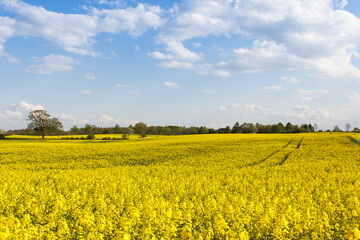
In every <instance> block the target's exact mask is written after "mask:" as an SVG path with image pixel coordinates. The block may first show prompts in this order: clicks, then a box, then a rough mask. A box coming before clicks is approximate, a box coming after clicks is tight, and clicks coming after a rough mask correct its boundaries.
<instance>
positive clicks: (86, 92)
mask: <svg viewBox="0 0 360 240" xmlns="http://www.w3.org/2000/svg"><path fill="white" fill-rule="evenodd" d="M81 93H82V94H84V95H90V94H92V92H91V91H89V90H86V89H83V90H81Z"/></svg>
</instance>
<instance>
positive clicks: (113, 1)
mask: <svg viewBox="0 0 360 240" xmlns="http://www.w3.org/2000/svg"><path fill="white" fill-rule="evenodd" d="M97 2H98V4H100V5H103V4H104V5H108V6H111V7H122V6H124V5H125V3H124V2H123V1H121V0H98V1H97Z"/></svg>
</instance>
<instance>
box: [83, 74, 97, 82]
mask: <svg viewBox="0 0 360 240" xmlns="http://www.w3.org/2000/svg"><path fill="white" fill-rule="evenodd" d="M85 77H86V78H87V79H91V80H95V79H96V76H95V74H93V73H88V74H87V75H86V76H85Z"/></svg>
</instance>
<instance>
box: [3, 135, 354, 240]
mask: <svg viewBox="0 0 360 240" xmlns="http://www.w3.org/2000/svg"><path fill="white" fill-rule="evenodd" d="M349 136H350V135H349V134H346V133H316V134H287V135H281V134H279V135H272V134H269V135H259V134H248V135H246V134H228V135H227V134H224V135H222V134H217V135H190V136H171V137H169V136H161V137H160V136H155V137H149V138H144V139H137V138H131V139H130V140H125V141H123V140H117V141H111V140H109V141H104V140H61V139H52V140H45V141H43V140H39V139H27V140H24V139H18V140H4V141H0V173H1V174H0V239H270V238H271V239H294V238H295V239H344V238H347V239H358V238H360V231H359V227H360V202H359V198H360V146H359V144H357V143H356V142H354V141H352V139H351V138H350V137H349ZM351 137H352V138H354V139H360V136H359V135H357V134H352V135H351Z"/></svg>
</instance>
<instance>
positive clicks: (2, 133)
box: [0, 128, 6, 139]
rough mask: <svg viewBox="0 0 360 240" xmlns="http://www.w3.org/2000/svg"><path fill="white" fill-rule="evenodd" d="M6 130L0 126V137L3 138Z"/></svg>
mask: <svg viewBox="0 0 360 240" xmlns="http://www.w3.org/2000/svg"><path fill="white" fill-rule="evenodd" d="M5 134H6V131H5V130H3V129H1V128H0V139H4V138H5Z"/></svg>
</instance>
